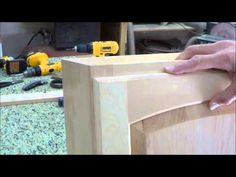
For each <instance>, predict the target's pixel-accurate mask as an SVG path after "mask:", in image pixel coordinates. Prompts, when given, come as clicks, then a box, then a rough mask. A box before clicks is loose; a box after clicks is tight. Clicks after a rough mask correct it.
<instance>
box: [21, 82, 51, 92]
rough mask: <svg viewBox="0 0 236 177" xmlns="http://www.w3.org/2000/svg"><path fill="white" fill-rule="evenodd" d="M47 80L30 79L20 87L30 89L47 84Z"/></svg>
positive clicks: (25, 89)
mask: <svg viewBox="0 0 236 177" xmlns="http://www.w3.org/2000/svg"><path fill="white" fill-rule="evenodd" d="M47 83H48V82H47V81H44V80H34V81H31V82H30V83H28V84H26V85H24V86H23V87H22V90H24V91H28V90H31V89H32V88H35V87H38V86H40V85H45V84H47Z"/></svg>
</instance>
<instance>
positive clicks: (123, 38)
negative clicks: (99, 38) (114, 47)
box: [119, 22, 128, 55]
mask: <svg viewBox="0 0 236 177" xmlns="http://www.w3.org/2000/svg"><path fill="white" fill-rule="evenodd" d="M127 33H128V23H125V22H122V23H120V40H119V44H122V45H120V49H119V55H125V52H126V43H127Z"/></svg>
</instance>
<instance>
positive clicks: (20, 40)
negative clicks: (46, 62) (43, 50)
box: [0, 22, 54, 57]
mask: <svg viewBox="0 0 236 177" xmlns="http://www.w3.org/2000/svg"><path fill="white" fill-rule="evenodd" d="M53 27H54V23H52V22H51V23H48V22H47V23H44V22H4V23H0V35H1V36H0V40H1V41H0V42H1V43H2V53H3V55H9V56H13V57H16V56H17V55H19V53H20V52H21V51H22V49H23V48H24V47H25V46H26V44H27V43H28V41H29V40H30V38H31V37H32V35H33V34H34V33H36V32H37V31H38V30H39V29H40V28H47V29H49V30H50V31H53ZM38 45H43V40H42V37H41V36H40V35H39V36H37V37H36V38H35V39H34V40H33V42H32V46H38ZM0 53H1V52H0Z"/></svg>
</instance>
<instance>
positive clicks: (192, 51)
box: [165, 40, 236, 110]
mask: <svg viewBox="0 0 236 177" xmlns="http://www.w3.org/2000/svg"><path fill="white" fill-rule="evenodd" d="M176 60H186V61H185V62H183V63H181V64H177V65H175V66H168V67H166V68H165V70H166V71H167V72H168V73H170V74H183V73H190V72H194V71H198V70H204V69H212V68H215V69H220V70H225V71H227V72H228V73H229V77H230V78H231V79H232V83H231V85H230V86H229V87H227V88H226V89H225V90H224V91H223V92H221V93H220V94H218V95H216V96H214V97H213V98H212V99H211V100H210V102H209V106H210V109H211V110H214V109H216V108H217V107H219V106H221V105H230V104H231V103H232V102H234V101H235V100H236V42H235V41H230V40H222V41H219V42H216V43H213V44H200V45H192V46H190V47H188V48H186V49H185V50H184V51H183V53H181V54H180V55H179V56H178V57H177V58H176Z"/></svg>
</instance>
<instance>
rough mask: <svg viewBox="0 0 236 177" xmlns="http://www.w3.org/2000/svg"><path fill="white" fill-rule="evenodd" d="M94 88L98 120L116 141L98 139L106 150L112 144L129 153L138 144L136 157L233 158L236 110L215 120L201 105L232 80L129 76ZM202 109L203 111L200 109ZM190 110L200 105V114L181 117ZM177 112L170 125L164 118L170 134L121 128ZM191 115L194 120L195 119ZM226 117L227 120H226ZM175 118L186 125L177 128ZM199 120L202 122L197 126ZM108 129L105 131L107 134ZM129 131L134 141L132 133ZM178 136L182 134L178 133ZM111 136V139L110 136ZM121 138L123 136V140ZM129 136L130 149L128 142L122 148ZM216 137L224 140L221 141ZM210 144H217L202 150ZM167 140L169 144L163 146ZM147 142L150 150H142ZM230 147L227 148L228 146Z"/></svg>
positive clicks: (206, 74)
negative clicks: (188, 155)
mask: <svg viewBox="0 0 236 177" xmlns="http://www.w3.org/2000/svg"><path fill="white" fill-rule="evenodd" d="M163 76H164V77H163ZM211 81H212V82H211ZM95 83H96V87H95V88H94V89H98V90H99V91H98V92H95V95H96V96H95V97H98V96H99V100H98V99H96V101H95V102H94V105H95V107H99V108H100V109H95V118H96V119H99V122H100V124H108V125H110V126H109V128H110V129H112V132H111V133H112V134H113V139H112V140H109V139H106V138H103V137H104V136H101V138H100V139H97V140H98V141H101V144H108V143H109V144H112V145H113V147H116V148H118V147H120V146H122V148H125V146H126V149H127V151H128V150H129V148H130V147H132V143H133V144H135V145H134V146H135V147H134V149H133V150H132V149H131V152H133V153H140V152H144V151H145V150H146V152H147V153H160V154H162V153H234V151H233V150H234V149H235V146H234V143H235V141H234V139H235V138H236V137H235V133H234V130H235V109H232V108H234V107H232V106H231V107H230V109H228V111H227V112H226V114H225V113H224V112H218V114H215V115H214V112H211V111H210V110H209V107H208V106H207V105H204V106H201V104H200V103H202V102H204V101H206V100H209V99H210V98H211V97H212V96H214V95H215V94H217V93H218V92H220V91H222V90H223V89H225V88H226V87H227V86H228V85H229V83H230V79H229V78H228V75H227V74H226V73H224V72H216V71H215V72H214V71H202V72H196V73H192V74H188V75H183V76H181V77H176V76H173V75H168V74H164V73H158V74H153V75H150V74H148V75H131V76H130V75H126V76H116V77H101V78H95ZM97 85H98V86H97ZM137 88H138V89H137ZM179 90H182V92H181V93H179V92H178V91H179ZM168 98H171V99H168ZM120 100H122V102H120ZM125 100H126V102H125ZM198 104H199V105H200V106H197V105H198ZM190 105H195V107H196V108H194V109H191V108H190V109H187V110H186V112H187V113H188V115H185V116H183V117H182V116H181V115H182V114H180V113H181V112H183V111H181V109H182V107H185V106H186V107H188V106H190ZM125 108H126V109H125ZM178 109H179V110H178ZM172 110H173V112H174V111H175V112H176V114H174V115H172V113H170V114H168V117H169V119H166V117H165V115H162V116H160V117H161V118H163V119H162V120H163V122H164V123H165V122H167V123H169V124H170V122H171V125H169V127H168V126H167V127H166V128H165V130H159V129H158V130H157V133H156V134H155V135H152V134H151V135H150V134H149V136H147V135H146V136H145V134H147V130H145V129H143V130H142V128H141V126H139V127H137V126H136V127H132V126H131V130H130V127H126V128H125V125H123V126H122V129H119V127H121V125H122V123H126V124H129V125H132V124H133V123H136V122H138V121H142V120H144V119H147V118H149V117H150V116H151V115H159V114H161V113H165V112H168V111H170V112H171V111H172ZM114 112H115V113H114ZM198 112H199V113H198ZM191 114H193V115H192V116H191ZM221 114H223V115H222V116H221ZM171 115H172V116H171ZM175 116H176V117H177V120H178V121H179V120H181V119H183V120H184V121H183V122H178V124H177V125H175V124H173V123H174V121H176V120H175V119H174V118H175ZM219 117H222V119H220V120H218V118H219ZM171 118H173V120H171ZM178 118H179V119H178ZM197 118H198V119H200V118H202V119H201V120H195V119H197ZM210 118H211V119H210ZM188 119H189V120H188ZM186 120H188V121H187V123H185V121H186ZM114 121H115V122H119V121H121V122H120V123H119V124H113V122H114ZM168 121H169V122H168ZM127 122H128V123H127ZM156 124H157V125H159V126H160V125H162V126H163V124H161V123H153V124H150V125H151V126H154V125H156ZM113 125H115V126H113ZM174 125H175V126H174ZM215 126H217V127H215ZM221 126H223V127H221ZM109 128H108V127H106V128H104V127H101V129H102V130H107V129H109ZM130 131H131V133H132V135H130V133H127V132H130ZM178 131H179V133H177V132H178ZM209 131H210V132H209ZM106 132H107V134H109V133H108V132H109V131H106ZM124 132H126V134H124ZM161 132H164V133H161ZM204 134H206V136H207V137H205V136H204ZM119 135H122V136H120V137H119ZM125 135H126V136H125ZM110 136H111V135H110ZM130 136H131V142H130V144H127V142H126V143H121V141H122V140H127V141H128V140H129V137H130ZM217 136H219V137H218V138H217ZM168 137H169V139H168ZM211 138H212V139H213V140H211V143H210V144H206V145H204V144H203V143H204V141H209V140H210V139H211ZM165 139H166V141H165V143H164V140H165ZM202 139H203V141H202ZM144 141H145V142H146V145H145V146H144V145H143V142H144ZM185 143H188V145H189V146H186V145H185ZM214 143H215V144H214ZM225 143H228V144H226V145H225ZM178 146H180V147H178ZM221 146H223V147H221ZM144 147H145V148H144ZM150 147H151V148H150ZM116 148H110V149H109V151H108V150H107V151H102V152H101V153H102V154H110V153H111V154H117V153H119V150H120V149H122V148H118V149H116ZM168 148H169V149H168ZM220 148H222V149H220ZM155 150H156V151H155Z"/></svg>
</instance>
